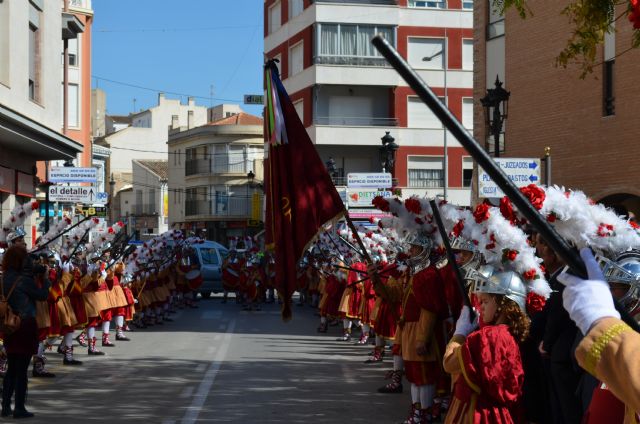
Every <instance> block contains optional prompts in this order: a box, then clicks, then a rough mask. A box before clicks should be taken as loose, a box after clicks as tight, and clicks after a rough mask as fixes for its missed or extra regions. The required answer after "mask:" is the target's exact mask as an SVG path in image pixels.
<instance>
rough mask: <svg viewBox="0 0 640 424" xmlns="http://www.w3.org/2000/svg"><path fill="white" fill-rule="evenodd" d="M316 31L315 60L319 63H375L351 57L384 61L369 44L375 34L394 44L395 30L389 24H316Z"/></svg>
mask: <svg viewBox="0 0 640 424" xmlns="http://www.w3.org/2000/svg"><path fill="white" fill-rule="evenodd" d="M318 31H319V36H318V48H317V51H318V57H317V58H316V61H317V62H319V63H329V64H335V65H349V64H356V65H357V64H361V65H376V63H374V62H371V61H362V63H360V62H358V61H353V60H351V59H353V58H379V59H380V60H381V61H384V59H383V58H382V56H381V55H380V53H378V51H377V50H376V49H375V47H373V44H371V39H372V38H373V37H374V36H375V35H376V34H382V35H383V37H384V38H385V39H387V40H388V41H389V43H391V44H392V45H395V42H394V38H395V37H394V34H395V31H394V28H393V27H390V26H376V25H342V24H318ZM382 63H384V62H382Z"/></svg>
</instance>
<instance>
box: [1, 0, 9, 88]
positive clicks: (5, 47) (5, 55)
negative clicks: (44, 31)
mask: <svg viewBox="0 0 640 424" xmlns="http://www.w3.org/2000/svg"><path fill="white" fill-rule="evenodd" d="M9 46H10V32H9V3H8V2H6V1H4V2H0V82H1V83H4V84H7V85H9V60H10V57H11V56H10V54H9Z"/></svg>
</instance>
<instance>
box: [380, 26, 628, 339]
mask: <svg viewBox="0 0 640 424" xmlns="http://www.w3.org/2000/svg"><path fill="white" fill-rule="evenodd" d="M372 43H373V45H374V46H375V47H376V49H378V51H379V52H380V53H381V54H382V55H383V56H384V57H385V59H387V61H388V62H389V63H390V64H391V66H393V67H394V69H395V70H396V71H397V72H398V73H399V74H400V76H401V77H402V78H403V79H404V80H405V81H406V82H407V84H408V85H409V86H410V87H411V88H412V89H413V91H414V92H415V93H416V94H417V95H418V96H419V97H420V99H422V101H423V102H424V103H425V104H426V105H427V106H428V107H429V109H431V111H432V112H433V113H434V114H435V115H436V116H437V117H438V119H439V120H440V122H442V124H443V125H444V127H445V129H446V130H448V131H449V132H450V133H451V134H453V136H454V137H455V138H456V139H457V140H458V141H459V142H460V144H461V145H462V147H464V148H465V150H466V151H467V152H469V154H470V155H471V156H472V157H473V159H474V160H475V161H476V162H478V165H480V166H481V167H482V168H483V169H484V170H485V172H486V173H487V174H489V176H490V177H491V179H492V180H493V181H494V182H495V183H496V184H497V185H498V187H500V189H501V190H502V191H503V192H504V193H505V194H506V195H507V197H509V199H510V200H511V201H512V202H513V204H514V205H515V206H516V207H517V208H518V210H519V211H520V213H522V214H523V215H524V217H525V218H526V219H527V220H528V221H529V222H530V223H531V225H533V227H534V228H535V229H536V231H537V232H538V233H539V234H540V235H541V236H542V238H543V239H544V240H545V241H546V242H547V243H548V244H549V246H550V247H551V248H552V249H553V251H554V252H556V254H557V255H558V256H559V257H560V258H562V260H563V261H564V262H565V263H566V264H567V265H568V266H569V268H570V269H571V272H572V273H573V274H575V275H577V276H579V277H580V278H584V279H586V278H588V277H587V270H586V268H585V266H584V263H583V262H582V259H581V258H580V256H579V255H578V252H576V250H575V249H572V248H571V247H570V246H569V244H567V242H566V241H565V240H564V239H563V238H562V237H560V235H559V234H558V233H557V232H556V231H555V229H554V228H553V227H552V226H551V225H550V224H549V223H548V222H547V221H546V220H545V219H544V218H543V217H542V215H540V213H538V211H537V210H536V209H535V208H534V207H533V205H532V204H531V203H530V202H529V201H528V200H527V198H526V197H525V196H524V195H523V194H522V193H521V192H520V190H519V189H518V188H517V187H516V186H515V184H513V182H511V181H510V180H509V178H508V177H507V175H506V174H505V173H504V172H503V171H502V169H500V167H499V166H498V165H497V164H496V163H495V161H494V160H493V159H492V158H491V156H489V154H488V153H487V152H486V151H485V150H484V149H483V148H482V146H481V145H480V143H478V142H477V141H476V140H475V139H474V138H473V136H471V134H469V132H468V131H467V130H466V129H465V128H464V127H463V126H462V124H461V123H460V122H458V120H457V119H456V118H455V117H454V116H453V114H452V113H451V111H450V110H449V109H448V108H447V107H446V106H445V105H444V104H443V103H442V102H441V101H440V99H438V97H437V96H436V95H435V94H434V93H433V91H432V90H431V89H430V88H429V87H428V86H427V84H426V83H425V82H424V81H423V80H422V78H420V76H419V75H418V74H417V73H416V72H415V71H414V70H413V69H412V68H411V67H410V66H409V64H408V63H407V62H406V61H405V60H404V59H403V58H402V56H400V54H399V53H398V52H397V50H396V49H394V48H393V46H391V45H390V44H389V42H388V41H387V40H385V39H384V38H383V37H382V36H380V35H377V36H375V37H374V38H373V40H372ZM613 303H614V305H615V307H616V309H617V310H618V312H619V313H620V316H621V317H622V320H623V321H624V322H625V323H626V324H627V325H629V326H630V327H631V328H633V329H634V330H635V331H637V332H640V326H639V325H638V323H637V322H636V321H635V320H633V319H632V318H631V317H630V316H629V314H628V313H627V311H626V310H625V309H624V308H622V306H621V305H620V303H619V302H618V301H617V300H616V299H613Z"/></svg>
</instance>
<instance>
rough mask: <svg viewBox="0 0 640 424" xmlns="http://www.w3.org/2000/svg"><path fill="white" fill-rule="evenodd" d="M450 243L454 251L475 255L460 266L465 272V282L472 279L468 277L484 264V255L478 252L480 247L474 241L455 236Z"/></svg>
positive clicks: (450, 239)
mask: <svg viewBox="0 0 640 424" xmlns="http://www.w3.org/2000/svg"><path fill="white" fill-rule="evenodd" d="M449 243H450V244H451V249H452V250H464V251H467V252H472V253H473V255H472V256H471V257H470V258H469V259H468V260H467V261H466V262H465V263H463V264H459V266H460V269H461V270H462V272H463V278H464V279H465V280H468V279H470V278H467V275H469V274H470V273H472V272H473V271H475V270H476V269H478V267H480V264H482V262H483V257H482V253H480V252H479V251H478V246H476V245H475V244H474V243H473V242H472V241H469V240H467V239H464V238H462V237H455V236H453V237H450V238H449Z"/></svg>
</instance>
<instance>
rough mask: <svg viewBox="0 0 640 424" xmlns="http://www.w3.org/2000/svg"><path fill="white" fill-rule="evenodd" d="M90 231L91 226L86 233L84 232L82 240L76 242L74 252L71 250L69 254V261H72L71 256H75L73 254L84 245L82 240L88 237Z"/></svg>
mask: <svg viewBox="0 0 640 424" xmlns="http://www.w3.org/2000/svg"><path fill="white" fill-rule="evenodd" d="M89 231H91V227H89V228H87V229H86V231H85V232H84V234H82V237H80V240H78V243H76V247H74V248H73V252H71V254H70V255H69V259H68V260H67V262H69V261H71V258H73V255H75V254H76V252H77V251H78V249H79V248H80V246H81V245H82V242H83V241H84V239H85V237H87V234H89Z"/></svg>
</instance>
